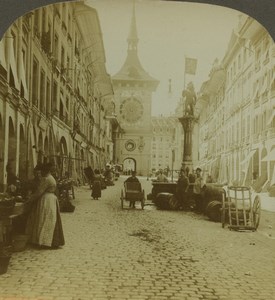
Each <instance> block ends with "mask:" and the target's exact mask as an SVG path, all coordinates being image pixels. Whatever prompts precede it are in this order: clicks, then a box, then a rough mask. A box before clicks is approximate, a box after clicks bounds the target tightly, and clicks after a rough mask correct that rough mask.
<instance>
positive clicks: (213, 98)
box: [196, 16, 275, 190]
mask: <svg viewBox="0 0 275 300" xmlns="http://www.w3.org/2000/svg"><path fill="white" fill-rule="evenodd" d="M274 62H275V47H274V41H273V40H272V38H271V37H270V35H269V34H268V32H267V31H266V30H265V29H264V28H263V27H262V26H261V25H260V24H259V23H258V22H256V21H255V20H254V19H252V18H250V17H247V16H244V17H242V18H241V19H240V21H239V24H238V26H237V28H236V29H235V30H234V31H233V33H232V36H231V40H230V42H229V45H228V49H227V51H226V53H225V56H224V58H223V60H222V61H221V62H220V63H218V62H217V61H216V63H215V65H214V67H213V69H212V70H211V72H210V76H209V79H208V81H206V82H205V83H204V84H203V85H202V87H201V90H200V95H199V100H198V102H197V105H196V110H197V113H198V115H199V124H198V128H197V130H198V132H199V134H198V136H199V144H200V147H199V149H198V151H199V163H200V164H201V165H202V166H203V168H204V170H205V172H206V173H210V174H211V175H212V177H213V178H214V180H215V181H218V182H229V183H234V182H235V183H238V184H245V185H249V184H251V183H254V184H255V186H257V187H258V188H260V189H262V190H265V189H266V188H267V187H268V186H269V185H270V184H274V183H275V168H274V166H275V146H274V145H275V134H274V132H275V118H274V117H275V92H274V90H275V64H274Z"/></svg>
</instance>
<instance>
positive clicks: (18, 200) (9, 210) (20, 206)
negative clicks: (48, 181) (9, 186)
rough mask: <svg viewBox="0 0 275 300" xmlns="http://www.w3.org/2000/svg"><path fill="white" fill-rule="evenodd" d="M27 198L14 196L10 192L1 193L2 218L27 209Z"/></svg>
mask: <svg viewBox="0 0 275 300" xmlns="http://www.w3.org/2000/svg"><path fill="white" fill-rule="evenodd" d="M24 202H25V199H24V198H23V197H22V196H19V195H17V196H12V195H9V194H8V193H0V218H1V217H7V216H10V215H12V214H17V213H20V212H21V211H23V210H26V207H27V205H24Z"/></svg>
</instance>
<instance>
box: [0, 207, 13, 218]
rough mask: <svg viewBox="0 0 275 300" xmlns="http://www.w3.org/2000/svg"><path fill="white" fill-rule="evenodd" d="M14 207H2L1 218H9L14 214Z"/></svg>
mask: <svg viewBox="0 0 275 300" xmlns="http://www.w3.org/2000/svg"><path fill="white" fill-rule="evenodd" d="M13 208H14V205H13V206H0V217H8V216H10V215H12V213H13Z"/></svg>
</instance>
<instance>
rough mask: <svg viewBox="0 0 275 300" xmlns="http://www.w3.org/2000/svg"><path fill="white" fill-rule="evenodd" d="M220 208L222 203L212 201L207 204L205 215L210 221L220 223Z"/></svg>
mask: <svg viewBox="0 0 275 300" xmlns="http://www.w3.org/2000/svg"><path fill="white" fill-rule="evenodd" d="M221 208H222V203H221V202H220V201H217V200H214V201H211V202H209V203H208V205H207V207H206V211H205V212H206V215H207V216H208V218H209V219H210V220H211V221H214V222H220V221H221Z"/></svg>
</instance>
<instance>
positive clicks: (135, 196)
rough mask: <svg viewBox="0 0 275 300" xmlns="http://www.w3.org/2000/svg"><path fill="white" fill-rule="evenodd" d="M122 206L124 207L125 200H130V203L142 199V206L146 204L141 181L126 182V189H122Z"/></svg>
mask: <svg viewBox="0 0 275 300" xmlns="http://www.w3.org/2000/svg"><path fill="white" fill-rule="evenodd" d="M120 200H121V208H122V209H123V206H124V201H125V200H126V201H130V204H131V203H133V202H136V201H140V203H141V208H142V209H143V208H144V205H145V193H144V190H143V189H142V188H141V184H140V182H125V183H124V189H121V197H120Z"/></svg>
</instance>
